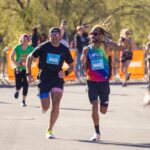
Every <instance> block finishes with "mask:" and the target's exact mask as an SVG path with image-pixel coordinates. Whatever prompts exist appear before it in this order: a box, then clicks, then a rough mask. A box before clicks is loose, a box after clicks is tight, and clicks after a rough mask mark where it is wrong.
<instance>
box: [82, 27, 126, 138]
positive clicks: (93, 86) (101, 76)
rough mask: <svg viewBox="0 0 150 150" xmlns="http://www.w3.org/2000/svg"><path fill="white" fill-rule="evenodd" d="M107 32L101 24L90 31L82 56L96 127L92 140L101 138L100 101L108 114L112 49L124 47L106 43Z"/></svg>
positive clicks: (103, 109) (102, 110) (103, 110)
mask: <svg viewBox="0 0 150 150" xmlns="http://www.w3.org/2000/svg"><path fill="white" fill-rule="evenodd" d="M106 33H107V32H106V31H105V30H104V29H103V28H101V27H100V26H99V25H97V26H95V27H93V28H92V30H91V33H90V39H91V44H90V45H89V46H87V47H86V48H85V49H84V50H83V52H82V56H81V61H82V67H83V69H84V70H85V71H86V74H87V88H88V89H87V92H88V97H89V100H90V103H91V105H92V119H93V123H94V128H95V133H94V135H93V136H92V137H91V139H90V140H91V141H99V140H100V127H99V112H98V110H99V103H100V112H101V113H102V114H106V112H107V109H108V104H109V93H110V87H109V77H110V70H111V69H110V64H109V56H110V55H111V50H112V49H114V48H115V49H116V50H117V49H122V48H123V46H122V45H121V46H119V47H118V46H117V44H116V43H113V42H107V43H106V42H105V41H104V39H105V35H106ZM98 99H99V100H100V102H99V101H98Z"/></svg>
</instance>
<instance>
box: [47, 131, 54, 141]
mask: <svg viewBox="0 0 150 150" xmlns="http://www.w3.org/2000/svg"><path fill="white" fill-rule="evenodd" d="M46 137H47V138H48V139H55V138H56V137H55V136H54V135H53V134H52V131H50V130H47V132H46Z"/></svg>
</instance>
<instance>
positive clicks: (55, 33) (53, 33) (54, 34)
mask: <svg viewBox="0 0 150 150" xmlns="http://www.w3.org/2000/svg"><path fill="white" fill-rule="evenodd" d="M59 35H60V33H58V32H52V33H50V36H59Z"/></svg>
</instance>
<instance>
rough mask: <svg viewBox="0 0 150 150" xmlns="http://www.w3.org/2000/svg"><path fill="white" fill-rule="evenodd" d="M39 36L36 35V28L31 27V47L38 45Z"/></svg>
mask: <svg viewBox="0 0 150 150" xmlns="http://www.w3.org/2000/svg"><path fill="white" fill-rule="evenodd" d="M39 40H40V36H39V33H38V28H37V27H33V28H32V35H31V45H32V47H36V46H38V44H39Z"/></svg>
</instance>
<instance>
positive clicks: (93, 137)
mask: <svg viewBox="0 0 150 150" xmlns="http://www.w3.org/2000/svg"><path fill="white" fill-rule="evenodd" d="M90 141H93V142H99V141H100V134H97V133H94V135H93V136H92V137H91V139H90Z"/></svg>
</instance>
